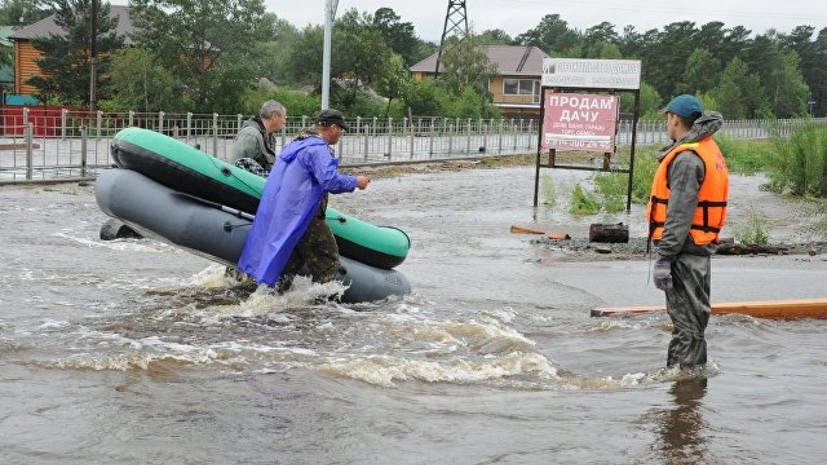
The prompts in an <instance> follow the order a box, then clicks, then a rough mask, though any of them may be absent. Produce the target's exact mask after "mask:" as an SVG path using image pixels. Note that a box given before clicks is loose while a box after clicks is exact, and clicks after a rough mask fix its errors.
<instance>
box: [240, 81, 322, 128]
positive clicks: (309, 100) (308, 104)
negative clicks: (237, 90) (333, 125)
mask: <svg viewBox="0 0 827 465" xmlns="http://www.w3.org/2000/svg"><path fill="white" fill-rule="evenodd" d="M270 99H272V100H275V101H277V102H281V103H282V104H284V106H285V107H286V108H287V116H288V117H289V118H295V117H299V116H308V117H312V116H313V115H315V114H316V113H317V112H318V111H319V107H320V105H321V97H320V96H318V95H307V94H306V93H304V92H302V91H298V90H291V89H277V90H266V89H261V88H258V89H249V90H247V91H246V92H245V93H244V95H243V96H242V97H241V105H240V107H239V113H241V114H243V115H250V116H252V115H257V114H258V112H259V110H260V109H261V102H264V101H266V100H270ZM308 124H309V122H308Z"/></svg>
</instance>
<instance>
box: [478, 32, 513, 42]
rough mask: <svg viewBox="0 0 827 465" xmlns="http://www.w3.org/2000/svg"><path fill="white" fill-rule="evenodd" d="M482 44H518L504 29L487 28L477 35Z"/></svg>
mask: <svg viewBox="0 0 827 465" xmlns="http://www.w3.org/2000/svg"><path fill="white" fill-rule="evenodd" d="M477 40H478V41H479V43H480V45H516V44H515V42H514V39H512V38H511V36H510V35H508V33H506V32H505V31H503V30H502V29H487V30H485V31H482V33H480V34H479V35H478V36H477Z"/></svg>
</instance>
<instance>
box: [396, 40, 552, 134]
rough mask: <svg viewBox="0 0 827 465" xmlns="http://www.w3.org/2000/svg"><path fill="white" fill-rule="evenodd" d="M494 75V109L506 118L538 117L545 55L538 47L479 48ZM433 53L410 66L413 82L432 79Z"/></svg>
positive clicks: (492, 90)
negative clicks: (481, 49) (483, 52)
mask: <svg viewBox="0 0 827 465" xmlns="http://www.w3.org/2000/svg"><path fill="white" fill-rule="evenodd" d="M483 48H484V50H485V54H486V56H488V61H489V62H490V63H491V64H493V65H494V66H496V69H497V71H496V74H494V75H493V76H491V79H490V80H489V81H488V90H489V91H490V92H491V94H492V95H493V97H494V105H495V106H496V107H497V108H499V110H500V112H501V113H502V114H503V115H504V116H507V117H514V118H522V117H527V118H539V117H540V80H541V78H542V75H543V58H548V57H549V55H548V54H547V53H545V52H543V51H542V50H540V49H539V48H538V47H534V46H524V45H490V46H486V47H483ZM436 59H437V53H434V54H433V55H431V56H429V57H428V58H425V59H424V60H422V61H420V62H419V63H417V64H415V65H413V66H412V67H411V68H410V70H411V72H412V73H413V75H414V78H415V79H417V80H422V79H426V78H433V77H434V74H435V69H436Z"/></svg>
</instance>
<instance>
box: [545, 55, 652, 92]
mask: <svg viewBox="0 0 827 465" xmlns="http://www.w3.org/2000/svg"><path fill="white" fill-rule="evenodd" d="M640 69H641V66H640V60H583V59H579V58H544V59H543V78H542V85H543V87H562V88H566V87H569V88H581V89H629V90H638V89H640Z"/></svg>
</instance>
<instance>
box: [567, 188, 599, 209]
mask: <svg viewBox="0 0 827 465" xmlns="http://www.w3.org/2000/svg"><path fill="white" fill-rule="evenodd" d="M599 211H600V200H599V199H598V198H597V197H596V196H595V195H594V194H593V193H591V192H589V191H587V190H586V189H583V187H582V186H581V185H580V184H577V185H576V186H574V190H573V191H572V193H571V207H570V208H569V212H571V214H573V215H577V216H586V215H594V214H596V213H598V212H599Z"/></svg>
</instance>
